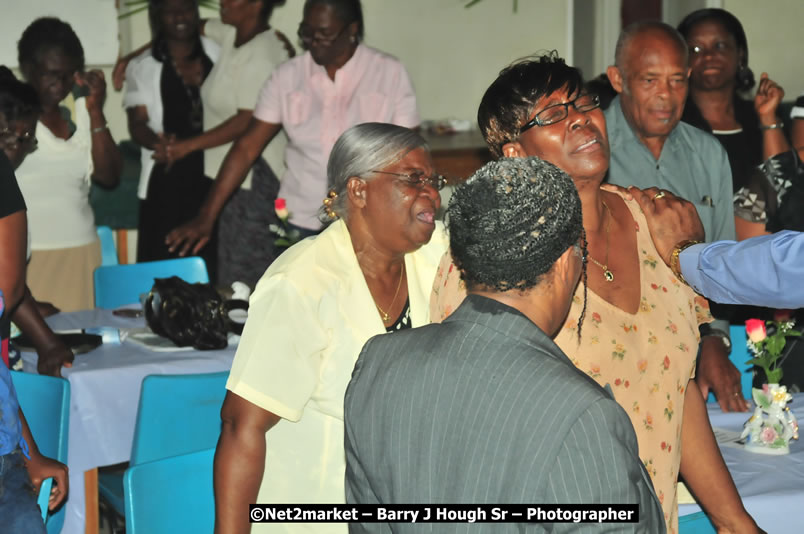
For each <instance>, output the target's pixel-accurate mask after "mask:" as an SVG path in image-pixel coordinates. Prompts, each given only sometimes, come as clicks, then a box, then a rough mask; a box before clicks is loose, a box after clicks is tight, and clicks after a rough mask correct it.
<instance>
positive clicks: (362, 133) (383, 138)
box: [319, 122, 428, 224]
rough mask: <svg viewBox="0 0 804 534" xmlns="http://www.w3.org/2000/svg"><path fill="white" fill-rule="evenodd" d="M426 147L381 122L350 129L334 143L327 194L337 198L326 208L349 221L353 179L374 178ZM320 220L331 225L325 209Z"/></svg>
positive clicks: (410, 132)
mask: <svg viewBox="0 0 804 534" xmlns="http://www.w3.org/2000/svg"><path fill="white" fill-rule="evenodd" d="M421 147H424V148H428V147H427V141H425V140H424V138H423V137H422V136H420V135H419V134H417V133H416V132H414V131H413V130H410V129H409V128H404V127H402V126H396V125H394V124H386V123H382V122H366V123H363V124H358V125H356V126H352V127H351V128H349V129H348V130H346V131H345V132H343V134H341V136H340V137H339V138H338V140H337V141H336V142H335V146H333V147H332V152H330V154H329V161H328V162H327V182H328V183H329V191H333V192H334V193H335V194H336V195H337V196H336V197H335V198H334V199H333V201H332V204H331V205H330V206H329V208H330V209H331V210H332V211H333V212H335V214H336V215H337V216H338V217H339V218H341V219H344V220H347V219H348V203H347V196H348V195H347V192H346V185H347V184H348V183H349V180H350V179H351V178H353V177H357V178H360V179H362V180H365V181H367V182H368V181H370V180H372V179H374V178H375V177H376V176H378V175H377V174H374V173H372V172H371V171H378V170H382V169H385V168H387V167H389V166H390V165H393V164H394V163H397V162H398V161H400V160H401V159H402V158H404V157H405V156H406V155H407V154H408V152H410V151H412V150H415V149H417V148H421ZM319 219H321V221H322V222H323V223H324V224H326V223H328V222H332V220H333V219H332V218H331V217H329V216H328V214H327V209H326V208H322V209H321V211H320V213H319Z"/></svg>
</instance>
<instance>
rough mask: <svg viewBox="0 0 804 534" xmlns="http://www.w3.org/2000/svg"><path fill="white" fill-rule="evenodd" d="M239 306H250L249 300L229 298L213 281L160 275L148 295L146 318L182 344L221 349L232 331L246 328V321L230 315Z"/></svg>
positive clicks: (154, 328) (166, 335) (156, 330)
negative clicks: (188, 280) (217, 289)
mask: <svg viewBox="0 0 804 534" xmlns="http://www.w3.org/2000/svg"><path fill="white" fill-rule="evenodd" d="M236 309H243V310H247V309H248V302H247V301H245V300H236V299H229V300H225V299H223V298H222V297H221V296H220V294H218V292H217V291H216V290H215V288H214V287H212V284H191V283H189V282H186V281H184V280H182V279H181V278H179V277H178V276H171V277H170V278H156V279H154V285H153V288H151V291H150V293H148V297H147V298H146V299H145V322H146V323H147V324H148V326H149V327H150V328H151V330H152V331H153V332H154V333H155V334H157V335H160V336H162V337H166V338H168V339H169V340H171V341H172V342H173V343H175V344H176V346H178V347H188V346H192V347H194V348H196V349H198V350H217V349H222V348H225V347H226V346H227V344H228V341H227V337H228V335H229V333H230V332H233V333H235V334H238V335H239V334H241V333H242V332H243V323H240V322H237V321H234V320H232V319H231V317H230V316H229V312H230V311H232V310H236Z"/></svg>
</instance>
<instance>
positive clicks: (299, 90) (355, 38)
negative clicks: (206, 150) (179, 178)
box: [168, 0, 419, 255]
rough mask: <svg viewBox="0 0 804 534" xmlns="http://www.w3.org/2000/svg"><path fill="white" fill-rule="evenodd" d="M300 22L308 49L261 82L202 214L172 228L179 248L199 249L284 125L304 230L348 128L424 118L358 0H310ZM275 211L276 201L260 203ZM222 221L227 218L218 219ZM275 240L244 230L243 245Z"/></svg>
mask: <svg viewBox="0 0 804 534" xmlns="http://www.w3.org/2000/svg"><path fill="white" fill-rule="evenodd" d="M303 17H304V18H303V20H302V22H301V24H300V25H299V32H298V34H299V39H300V40H301V42H302V44H303V45H304V48H305V49H306V52H305V53H304V54H302V55H301V56H299V57H296V58H293V59H292V60H290V61H288V62H286V63H284V64H283V65H281V66H280V67H279V68H277V69H276V71H274V72H273V73H272V74H271V77H270V78H269V79H268V81H267V82H266V83H265V85H264V86H263V88H262V90H261V92H260V97H259V101H258V102H257V106H256V108H255V110H254V118H253V119H252V120H251V124H250V125H249V128H248V130H247V131H246V133H245V134H244V135H243V136H242V137H241V138H240V139H238V141H237V142H236V143H235V144H234V146H233V147H232V149H231V150H230V151H229V154H228V155H227V156H226V160H225V161H224V162H223V166H222V167H221V169H220V171H219V172H218V177H217V179H216V180H215V184H214V185H213V187H212V191H211V192H210V194H209V196H208V197H207V199H206V201H205V202H204V205H203V206H202V208H201V210H200V212H199V214H198V216H197V217H196V218H195V219H193V221H191V222H190V223H188V224H185V225H184V226H180V227H179V228H177V229H176V230H174V231H173V232H171V233H170V234H169V235H168V241H169V242H170V244H171V247H172V248H173V249H174V250H179V251H180V253H181V254H182V255H184V254H187V253H188V252H190V251H192V252H195V251H197V250H199V249H200V248H201V247H202V246H203V245H204V243H206V242H207V240H208V239H209V238H210V236H211V235H212V230H213V227H214V224H215V220H216V219H217V218H218V217H219V216H220V214H221V210H224V214H225V208H224V206H226V203H227V200H228V199H229V197H230V196H232V195H233V194H234V195H235V196H236V195H237V193H236V191H237V189H238V187H239V186H240V184H241V183H243V180H244V177H245V176H246V172H247V170H248V167H249V165H250V164H251V162H252V161H254V159H255V158H256V157H257V156H258V155H259V154H260V151H261V150H263V147H265V145H266V144H267V143H269V142H270V141H271V139H273V138H274V136H276V135H277V134H278V133H279V131H280V130H281V129H284V130H285V132H287V136H288V145H287V151H286V153H285V160H286V163H287V172H286V173H285V175H284V176H283V178H282V187H281V189H280V191H279V196H280V197H282V198H284V199H286V201H287V207H288V211H289V212H290V223H291V225H292V226H293V227H295V229H297V230H298V231H299V232H300V234H301V236H308V235H312V234H315V233H318V232H319V231H320V229H321V223H320V221H319V220H318V209H319V207H320V205H321V199H323V198H324V196H325V195H326V194H327V159H328V158H329V155H330V151H331V150H332V147H333V145H334V144H335V141H336V140H337V139H338V137H339V136H340V135H341V134H342V133H343V132H344V131H346V130H347V129H348V128H349V127H351V126H354V125H356V124H360V123H365V122H386V123H391V124H396V125H398V126H404V127H407V128H414V127H416V126H418V125H419V114H418V111H417V110H416V96H415V94H414V92H413V86H412V84H411V81H410V77H409V76H408V73H407V71H406V70H405V67H404V66H403V65H402V63H401V62H400V61H399V60H397V59H396V58H394V57H392V56H390V55H388V54H385V53H383V52H381V51H379V50H375V49H373V48H370V47H368V46H365V45H364V44H362V40H363V10H362V7H361V4H360V0H307V1H306V2H305V3H304V15H303ZM263 209H268V210H271V206H263ZM221 224H223V221H221ZM255 243H256V246H257V247H266V246H270V240H269V241H268V242H263V241H262V240H261V241H257V242H255V241H254V240H253V239H251V238H250V236H248V235H241V236H240V238H239V242H237V243H236V246H237V247H238V248H244V247H245V248H250V247H254V246H255Z"/></svg>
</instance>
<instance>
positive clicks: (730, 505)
mask: <svg viewBox="0 0 804 534" xmlns="http://www.w3.org/2000/svg"><path fill="white" fill-rule="evenodd" d="M478 122H479V123H480V127H481V130H482V131H483V134H484V136H485V138H486V142H487V143H488V145H489V147H490V149H491V151H492V153H493V154H494V155H495V156H497V157H523V156H539V157H541V158H542V159H545V160H547V161H550V162H551V163H554V164H555V165H557V166H558V167H559V168H561V169H562V170H564V171H565V172H567V174H569V175H570V177H571V178H572V179H573V182H575V186H576V187H577V188H578V194H579V195H580V197H581V203H582V205H583V219H584V221H583V223H584V229H585V232H586V239H587V247H588V253H589V264H588V265H587V274H588V276H587V279H586V280H584V283H582V284H579V285H578V289H577V290H576V293H575V297H574V300H573V303H572V306H571V308H570V311H569V315H568V317H567V319H566V321H565V323H564V326H563V328H562V330H561V331H560V332H559V334H558V335H557V336H556V338H555V342H556V343H557V344H558V346H559V347H560V348H561V349H562V350H563V351H564V352H565V353H566V354H567V355H568V356H569V357H570V359H571V360H572V361H573V363H574V364H575V365H576V366H577V367H579V368H580V369H582V370H584V371H585V372H586V373H588V374H589V376H591V377H592V378H594V379H595V380H596V381H597V382H598V383H600V384H601V385H603V386H605V385H608V386H610V387H611V389H612V391H613V393H614V397H615V398H616V399H617V401H618V403H619V404H620V405H621V406H622V407H623V409H624V410H625V411H626V413H627V414H628V415H629V417H630V418H631V422H632V424H633V425H634V429H635V430H636V434H637V438H638V440H639V451H640V457H641V458H642V460H643V462H644V464H645V467H646V468H647V470H648V473H649V474H650V475H651V477H652V479H653V484H654V488H655V489H656V494H657V496H658V497H659V501H660V502H661V504H662V508H663V509H664V513H665V520H666V521H667V530H668V532H672V533H675V532H676V531H677V529H678V499H677V494H676V485H677V479H678V475H679V474H681V475H683V477H684V478H685V480H686V482H687V484H688V485H689V487H690V489H691V490H692V492H693V493H695V495H696V496H697V497H698V498H699V502H700V503H701V505H702V506H703V508H704V509H705V510H706V511H707V513H708V514H709V517H710V519H711V520H712V522H713V523H714V524H715V526H716V527H718V528H722V529H723V530H722V531H729V532H756V531H757V530H756V525H755V524H754V522H753V520H752V519H751V517H750V516H749V515H748V514H747V513H746V511H745V509H744V508H743V506H742V503H741V501H740V497H739V495H738V494H737V490H736V488H735V487H734V483H733V481H732V480H731V476H730V475H729V473H728V471H727V469H726V466H725V463H724V462H723V459H722V457H721V456H720V451H719V450H718V448H717V444H716V443H715V439H714V436H713V435H712V430H711V428H710V426H709V420H708V416H707V413H706V407H705V405H704V399H703V395H702V394H701V392H700V390H699V389H698V386H697V385H696V384H695V382H694V381H693V380H691V378H692V377H693V376H694V373H695V357H696V353H697V348H698V342H699V334H698V325H699V324H700V323H701V322H706V321H711V316H710V315H709V310H708V306H707V303H706V301H705V300H704V299H703V298H701V297H699V296H697V295H696V294H695V293H694V292H693V291H692V289H691V288H690V287H688V286H687V285H686V284H684V283H683V282H681V281H680V280H679V279H678V278H677V277H676V276H675V275H674V274H673V272H672V271H671V270H670V269H669V268H668V267H667V265H665V263H664V261H662V259H661V258H660V255H659V253H658V252H657V251H656V248H655V247H654V245H653V241H652V240H651V237H650V234H649V232H648V227H647V222H646V220H645V216H644V215H643V213H642V212H641V210H640V208H639V206H638V204H637V203H636V201H634V200H629V199H627V198H625V196H623V195H620V194H618V193H613V192H608V191H604V190H602V189H600V185H601V183H602V182H603V179H604V178H605V175H606V171H607V170H608V162H609V146H608V138H607V135H606V123H605V119H604V117H603V113H602V112H601V111H600V109H599V105H598V100H597V97H596V96H594V95H589V94H586V93H585V91H584V87H583V81H582V79H581V76H580V73H579V71H577V70H576V69H574V68H571V67H569V66H567V65H566V64H565V63H564V61H563V60H562V59H560V58H558V57H556V56H554V55H550V56H543V57H541V58H538V59H536V60H530V59H529V60H524V61H522V62H519V63H516V64H514V65H512V66H510V67H509V68H507V69H506V70H504V71H503V72H502V73H501V74H500V76H499V77H498V78H497V80H496V81H495V82H494V83H493V84H492V85H491V87H489V89H488V90H487V91H486V94H485V96H484V98H483V100H482V102H481V105H480V110H479V112H478ZM655 201H656V202H666V201H667V200H663V199H662V197H661V196H659V197H658V198H656V199H655ZM507 230H508V229H506V228H500V229H499V231H500V232H501V233H505V232H506V231H507ZM465 294H466V293H465V288H464V287H463V286H462V282H461V280H460V275H459V273H458V272H457V270H456V269H455V268H454V266H453V265H452V262H451V258H450V256H449V253H447V254H445V256H444V258H443V259H442V262H441V265H440V267H439V270H438V273H437V275H436V280H435V284H434V288H433V296H432V307H431V314H430V316H431V317H432V318H433V319H434V320H438V319H439V318H441V319H443V318H444V317H446V316H447V315H449V314H450V313H451V311H452V310H454V309H455V308H456V307H457V306H458V304H460V302H461V301H462V300H463V298H464V296H465ZM570 402H571V401H570Z"/></svg>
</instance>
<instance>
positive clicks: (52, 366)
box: [36, 338, 75, 378]
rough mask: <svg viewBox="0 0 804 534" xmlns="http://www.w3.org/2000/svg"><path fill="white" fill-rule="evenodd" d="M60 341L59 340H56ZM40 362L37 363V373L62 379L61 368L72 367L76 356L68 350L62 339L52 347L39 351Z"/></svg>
mask: <svg viewBox="0 0 804 534" xmlns="http://www.w3.org/2000/svg"><path fill="white" fill-rule="evenodd" d="M56 339H58V338H56ZM37 354H38V355H39V361H38V362H37V363H36V371H37V372H38V373H39V374H40V375H47V376H55V377H58V378H61V368H62V366H63V367H72V366H73V360H74V359H75V355H74V354H73V351H71V350H70V349H68V348H67V345H65V344H64V343H63V342H62V341H61V340H60V339H58V342H57V343H54V344H53V345H52V346H50V347H48V348H46V349H43V350H39V351H37Z"/></svg>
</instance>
